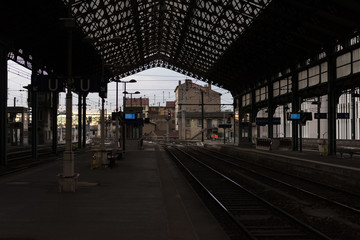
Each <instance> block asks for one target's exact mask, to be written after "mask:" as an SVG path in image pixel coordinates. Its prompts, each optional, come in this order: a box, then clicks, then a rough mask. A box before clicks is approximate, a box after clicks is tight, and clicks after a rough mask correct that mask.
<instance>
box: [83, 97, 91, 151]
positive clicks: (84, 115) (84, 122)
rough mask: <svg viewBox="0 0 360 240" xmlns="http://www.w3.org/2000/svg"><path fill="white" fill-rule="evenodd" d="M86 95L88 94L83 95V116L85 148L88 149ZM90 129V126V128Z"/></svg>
mask: <svg viewBox="0 0 360 240" xmlns="http://www.w3.org/2000/svg"><path fill="white" fill-rule="evenodd" d="M86 95H87V94H85V93H84V94H83V95H82V97H83V114H82V117H83V125H82V126H83V139H82V140H83V147H84V148H85V147H86V125H87V124H86ZM89 127H90V126H89Z"/></svg>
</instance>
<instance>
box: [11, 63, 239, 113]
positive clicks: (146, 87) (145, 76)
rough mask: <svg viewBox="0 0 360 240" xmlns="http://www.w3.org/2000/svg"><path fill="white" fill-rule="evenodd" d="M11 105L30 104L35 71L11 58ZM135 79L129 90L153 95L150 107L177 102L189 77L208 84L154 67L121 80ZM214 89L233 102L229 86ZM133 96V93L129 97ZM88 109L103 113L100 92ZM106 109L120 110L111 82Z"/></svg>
mask: <svg viewBox="0 0 360 240" xmlns="http://www.w3.org/2000/svg"><path fill="white" fill-rule="evenodd" d="M8 79H9V81H8V90H9V91H8V103H7V104H8V106H10V107H12V106H14V98H16V100H15V101H16V106H22V107H27V96H28V92H27V90H26V89H24V88H23V87H24V86H27V85H28V84H30V79H31V71H30V70H29V69H26V68H24V67H22V66H21V65H19V64H17V63H15V62H13V61H8ZM131 79H135V80H136V81H137V82H136V83H128V84H126V91H127V92H129V93H134V92H136V91H139V92H140V94H133V95H132V97H133V98H139V97H142V98H149V104H150V106H159V105H160V106H165V104H166V101H175V93H174V90H175V88H176V86H177V85H178V84H179V81H181V83H184V82H185V79H191V80H192V81H193V82H194V83H196V84H199V85H201V86H204V85H207V83H205V82H202V81H199V80H196V79H193V78H190V77H187V76H185V75H183V74H180V73H178V72H174V71H171V70H168V69H165V68H152V69H148V70H145V71H142V72H140V73H136V74H134V75H131V76H128V77H126V78H122V79H121V81H129V80H131ZM123 88H124V84H123V83H119V90H118V91H119V92H118V95H119V108H120V107H121V106H122V104H123V101H122V96H123V94H122V92H123V91H124V89H123ZM211 88H212V89H213V90H214V91H217V92H219V93H221V94H222V96H221V103H223V104H232V103H233V98H232V96H231V94H230V92H229V91H228V90H226V89H222V88H219V87H216V86H214V85H212V86H211ZM128 97H130V96H128ZM77 103H78V96H77V94H73V112H74V113H76V112H77V106H76V105H77ZM87 107H88V108H87V112H88V113H99V109H100V108H101V101H100V98H99V95H98V93H90V94H89V95H88V97H87ZM105 109H107V112H108V113H110V112H112V111H115V109H116V83H114V82H111V83H109V84H108V97H107V98H106V99H105ZM225 109H232V107H231V106H223V108H222V110H225ZM64 110H65V94H64V93H61V94H60V98H59V111H64Z"/></svg>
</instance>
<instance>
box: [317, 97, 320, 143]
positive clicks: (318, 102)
mask: <svg viewBox="0 0 360 240" xmlns="http://www.w3.org/2000/svg"><path fill="white" fill-rule="evenodd" d="M320 101H321V98H320V97H318V98H317V113H318V115H319V113H320V109H321V102H320ZM320 128H321V121H320V117H319V118H318V119H317V138H318V139H320V137H321V129H320Z"/></svg>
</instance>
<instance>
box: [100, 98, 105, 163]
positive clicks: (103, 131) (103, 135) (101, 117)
mask: <svg viewBox="0 0 360 240" xmlns="http://www.w3.org/2000/svg"><path fill="white" fill-rule="evenodd" d="M104 105H105V99H104V98H103V97H102V98H101V115H100V122H101V125H100V134H101V141H100V148H101V150H105V117H104V114H105V109H104V108H105V106H104ZM102 155H103V154H102ZM102 160H104V159H102Z"/></svg>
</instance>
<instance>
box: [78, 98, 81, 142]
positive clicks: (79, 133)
mask: <svg viewBox="0 0 360 240" xmlns="http://www.w3.org/2000/svg"><path fill="white" fill-rule="evenodd" d="M81 100H82V95H81V93H80V92H79V94H78V148H79V149H81V143H82V141H81V138H82V126H81V125H82V124H81V109H82V101H81Z"/></svg>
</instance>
